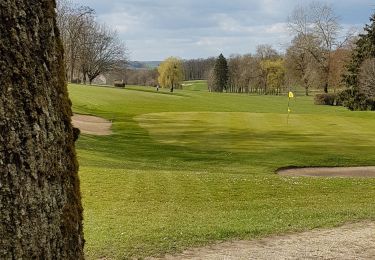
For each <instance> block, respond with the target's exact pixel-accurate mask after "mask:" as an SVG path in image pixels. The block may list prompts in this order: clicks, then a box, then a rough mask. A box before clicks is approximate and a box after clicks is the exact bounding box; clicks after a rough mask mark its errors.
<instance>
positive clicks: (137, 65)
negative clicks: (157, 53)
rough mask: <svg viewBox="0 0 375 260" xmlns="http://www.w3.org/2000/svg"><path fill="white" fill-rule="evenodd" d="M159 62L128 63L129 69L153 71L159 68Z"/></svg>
mask: <svg viewBox="0 0 375 260" xmlns="http://www.w3.org/2000/svg"><path fill="white" fill-rule="evenodd" d="M160 63H161V61H129V62H128V68H130V69H154V68H157V67H159V65H160Z"/></svg>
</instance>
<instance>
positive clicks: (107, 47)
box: [79, 20, 126, 84]
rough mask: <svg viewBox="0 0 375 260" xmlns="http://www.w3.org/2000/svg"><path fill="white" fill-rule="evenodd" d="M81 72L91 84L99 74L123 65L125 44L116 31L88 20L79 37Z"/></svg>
mask: <svg viewBox="0 0 375 260" xmlns="http://www.w3.org/2000/svg"><path fill="white" fill-rule="evenodd" d="M80 46H81V48H80V52H79V53H80V57H81V72H82V74H83V78H84V81H85V80H86V78H87V79H88V80H89V83H90V84H91V83H92V81H93V80H94V79H95V78H96V77H97V76H99V75H100V74H103V73H107V72H109V71H111V70H116V69H118V68H120V67H123V63H124V61H125V60H126V57H125V46H124V45H123V44H122V42H121V41H120V40H119V39H118V35H117V32H115V31H112V30H110V29H109V28H108V27H107V26H105V25H102V24H98V23H97V22H96V21H95V20H89V21H87V22H86V24H85V26H84V27H83V30H82V33H81V37H80Z"/></svg>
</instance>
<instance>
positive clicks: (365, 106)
mask: <svg viewBox="0 0 375 260" xmlns="http://www.w3.org/2000/svg"><path fill="white" fill-rule="evenodd" d="M339 100H340V102H341V103H342V105H343V106H345V107H347V108H349V109H350V110H355V111H364V110H375V100H374V99H371V98H368V97H366V95H364V94H363V93H360V92H359V91H358V90H352V89H347V90H344V91H342V92H341V93H340V95H339Z"/></svg>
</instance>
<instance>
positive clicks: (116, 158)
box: [69, 85, 375, 259]
mask: <svg viewBox="0 0 375 260" xmlns="http://www.w3.org/2000/svg"><path fill="white" fill-rule="evenodd" d="M202 89H203V88H202ZM69 92H70V97H71V99H72V101H73V109H74V111H75V112H77V113H85V114H93V115H98V116H102V117H105V118H108V119H111V120H112V121H113V122H114V125H113V131H114V134H113V135H111V136H107V137H96V136H89V135H82V136H81V137H80V139H79V141H78V143H77V149H78V156H79V162H80V178H81V188H82V194H83V204H84V210H85V211H84V217H85V222H84V227H85V239H86V255H87V258H88V259H98V258H101V257H103V258H104V257H105V258H108V259H126V258H131V257H145V256H150V255H162V254H164V253H167V252H178V251H180V250H182V249H184V248H187V247H191V246H199V245H205V244H207V243H210V242H212V241H217V240H228V239H251V238H255V237H261V236H266V235H269V234H277V233H284V232H290V231H301V230H307V229H311V228H315V227H330V226H335V225H339V224H341V223H344V222H348V221H358V220H363V219H370V220H375V207H374V199H375V189H374V185H375V180H373V179H320V178H283V177H279V176H277V175H276V174H275V170H276V169H277V168H279V167H284V166H290V165H295V166H308V165H317V166H319V165H324V166H327V165H328V166H338V165H343V166H344V165H345V166H348V165H372V164H374V161H375V138H374V135H373V129H374V127H375V117H374V113H371V112H349V111H346V110H345V109H344V108H335V107H327V106H315V105H313V102H312V98H309V97H297V98H296V99H295V100H294V101H293V102H292V111H293V113H292V115H291V117H290V122H289V125H286V114H285V111H286V104H287V98H286V97H275V96H250V95H238V94H215V93H207V92H206V91H191V90H184V91H177V92H176V93H174V94H170V93H169V92H168V90H161V91H160V92H158V93H157V92H155V90H153V89H150V88H142V87H135V86H133V87H130V88H128V89H125V90H121V89H113V88H99V87H88V86H77V85H71V86H69Z"/></svg>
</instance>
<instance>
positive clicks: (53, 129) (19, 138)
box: [0, 0, 84, 259]
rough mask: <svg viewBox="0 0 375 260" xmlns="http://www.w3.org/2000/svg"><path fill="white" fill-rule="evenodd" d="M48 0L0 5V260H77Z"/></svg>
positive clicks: (74, 188) (78, 224) (72, 165)
mask: <svg viewBox="0 0 375 260" xmlns="http://www.w3.org/2000/svg"><path fill="white" fill-rule="evenodd" d="M54 8H55V2H54V0H0V91H1V92H0V134H1V135H0V259H82V258H83V252H82V250H83V243H84V240H83V234H82V206H81V196H80V190H79V180H78V176H77V171H78V163H77V160H76V154H75V147H74V141H75V134H74V133H75V132H76V131H74V129H73V128H72V125H71V119H70V118H71V114H72V112H71V104H70V101H69V99H68V93H67V88H66V83H65V68H64V65H63V64H64V63H63V47H62V44H61V42H60V39H59V32H58V30H57V27H56V22H55V16H56V15H55V9H54Z"/></svg>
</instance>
